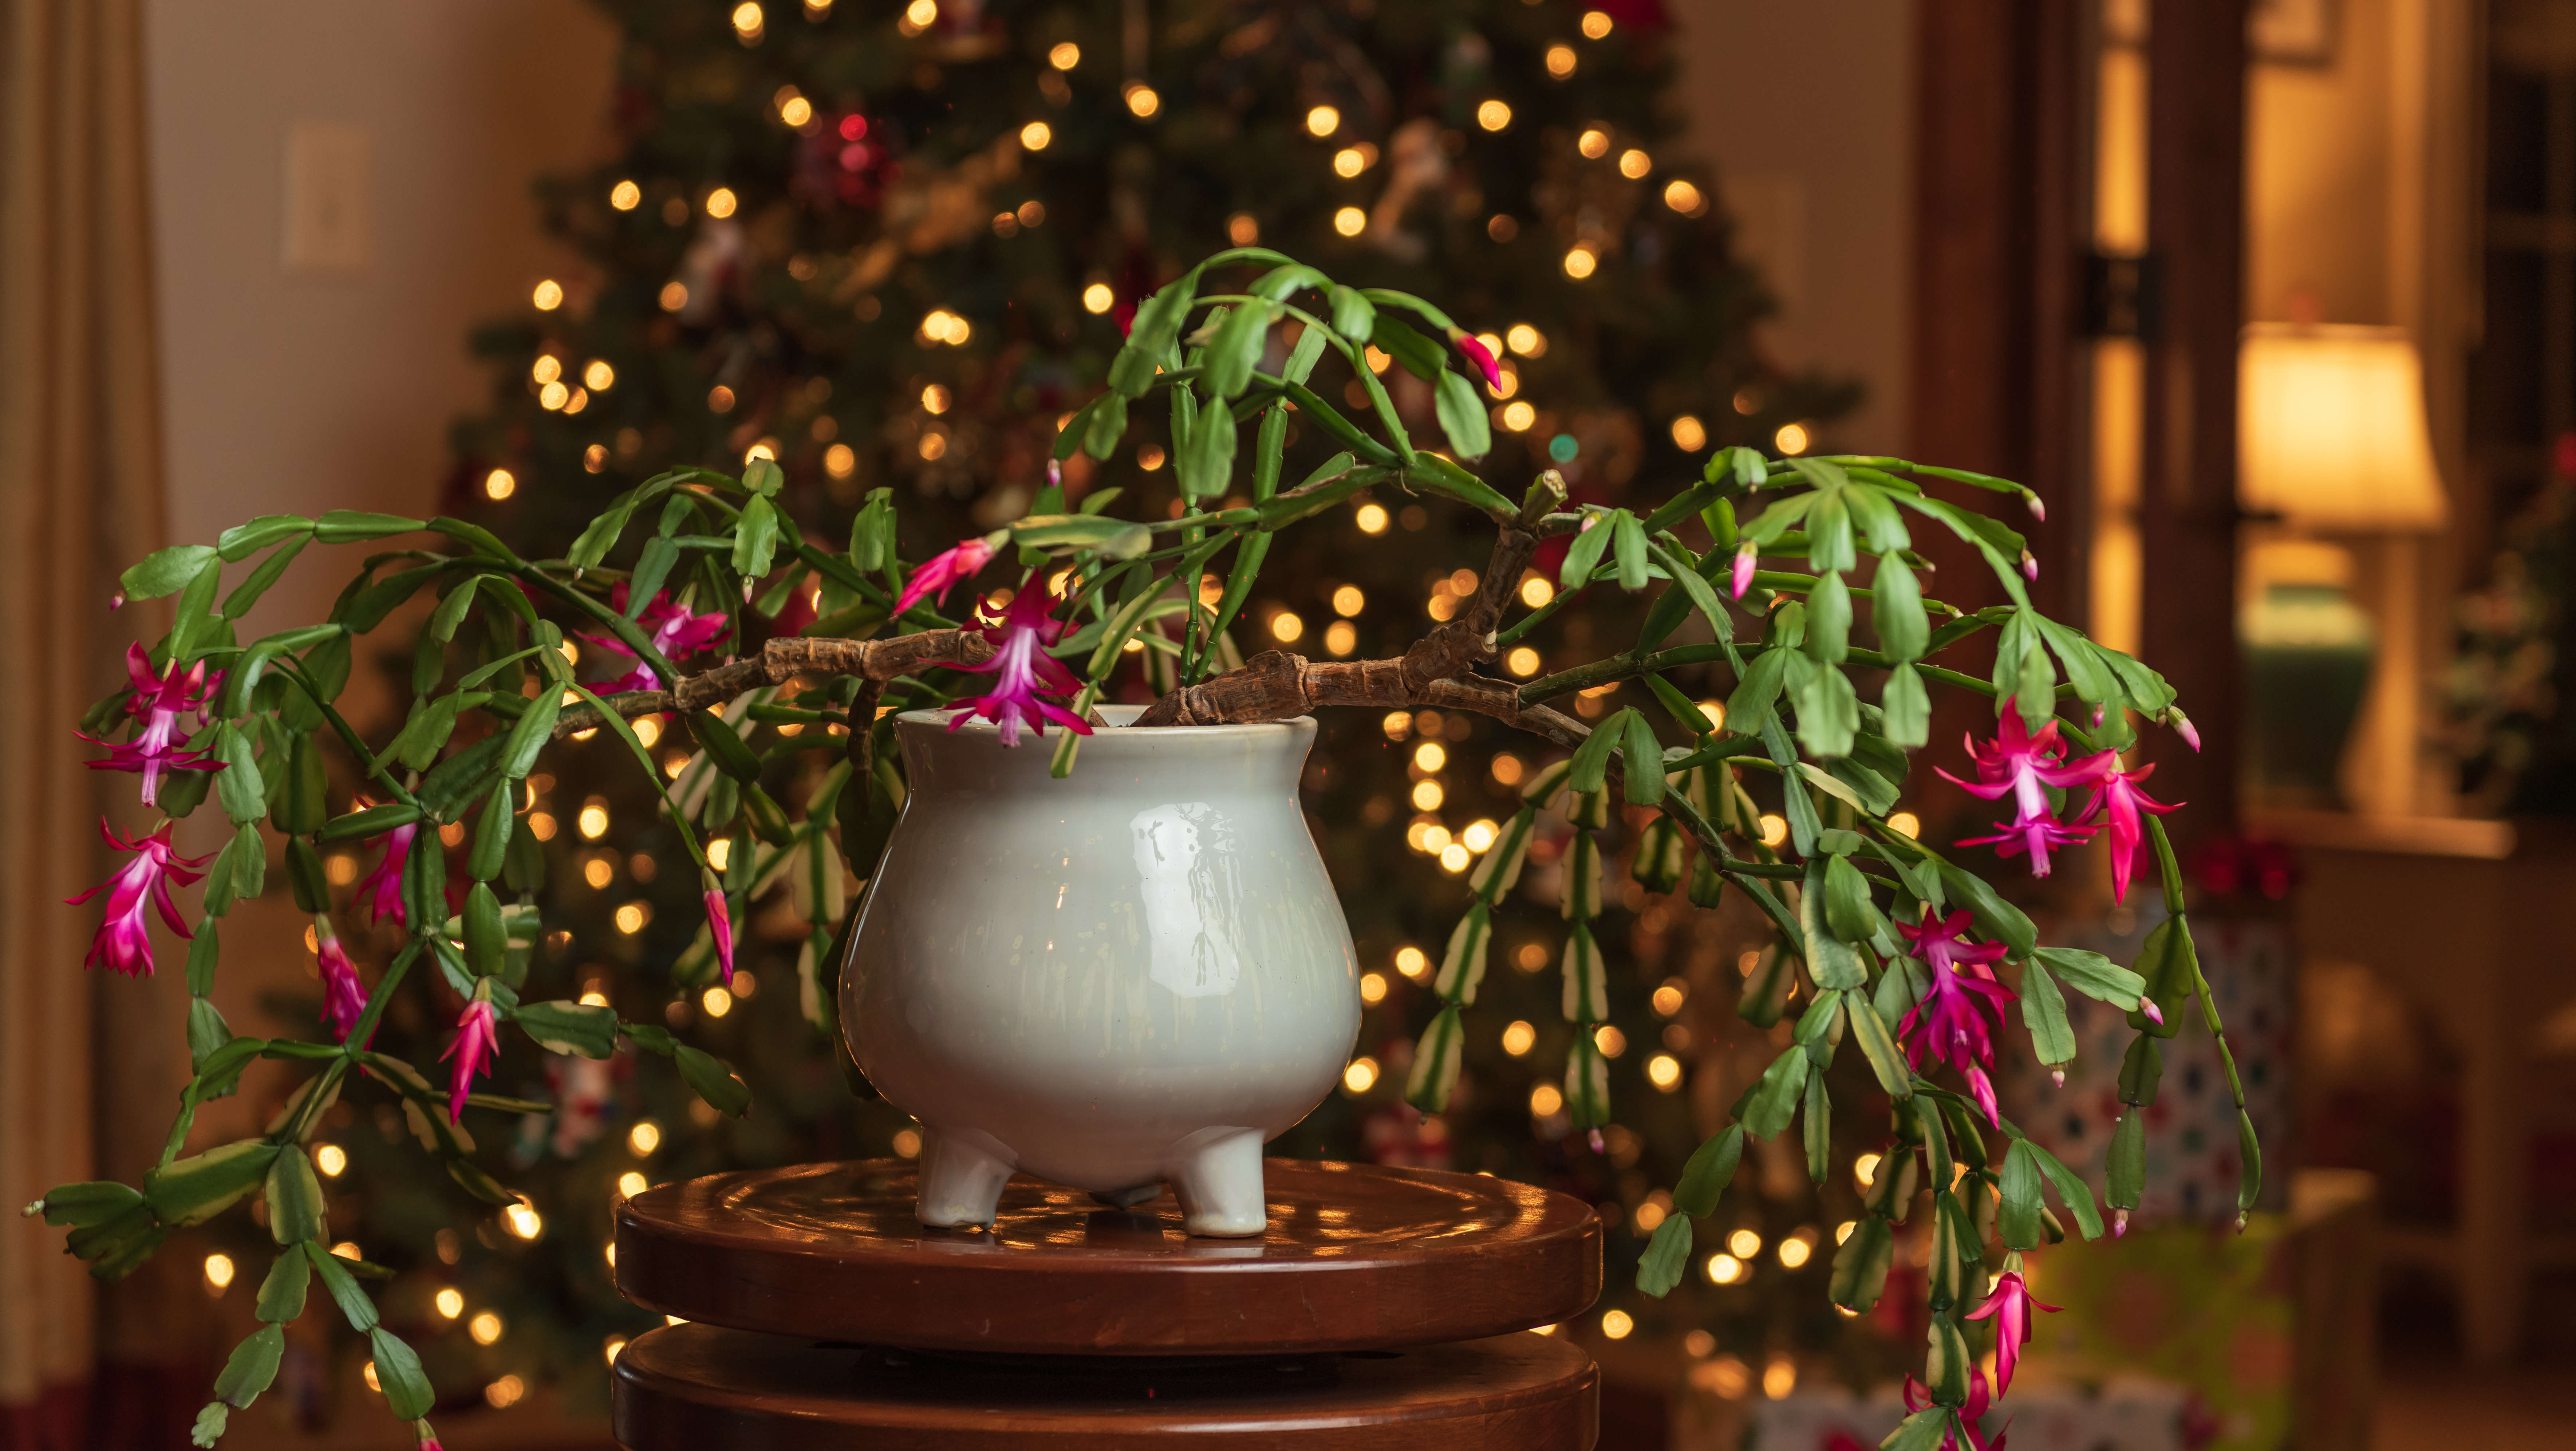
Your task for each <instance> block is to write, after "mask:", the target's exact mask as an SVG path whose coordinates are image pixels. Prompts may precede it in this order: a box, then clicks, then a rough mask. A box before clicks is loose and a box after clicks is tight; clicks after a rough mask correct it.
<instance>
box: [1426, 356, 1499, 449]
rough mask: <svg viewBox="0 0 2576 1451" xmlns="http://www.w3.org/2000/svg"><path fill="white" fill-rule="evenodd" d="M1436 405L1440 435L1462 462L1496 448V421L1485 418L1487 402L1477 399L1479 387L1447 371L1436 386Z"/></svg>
mask: <svg viewBox="0 0 2576 1451" xmlns="http://www.w3.org/2000/svg"><path fill="white" fill-rule="evenodd" d="M1432 389H1433V392H1432V404H1433V407H1434V409H1435V411H1436V412H1437V413H1438V415H1439V418H1440V432H1441V433H1442V434H1443V435H1444V436H1446V437H1447V438H1448V440H1449V447H1450V448H1451V449H1452V450H1454V451H1455V452H1456V453H1457V455H1458V457H1460V458H1462V459H1471V460H1472V459H1480V458H1483V457H1484V456H1485V455H1486V454H1488V453H1491V452H1492V451H1493V448H1494V428H1493V421H1492V420H1491V419H1489V418H1487V417H1486V416H1485V404H1484V400H1483V399H1480V398H1478V397H1477V396H1476V385H1475V384H1473V383H1470V382H1468V381H1467V380H1466V379H1465V378H1462V377H1460V376H1458V375H1457V374H1456V373H1453V372H1450V371H1449V370H1448V369H1446V368H1443V369H1441V370H1440V377H1439V381H1438V382H1436V383H1434V384H1433V385H1432Z"/></svg>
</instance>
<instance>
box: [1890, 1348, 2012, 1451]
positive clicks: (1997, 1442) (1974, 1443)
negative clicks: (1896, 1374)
mask: <svg viewBox="0 0 2576 1451" xmlns="http://www.w3.org/2000/svg"><path fill="white" fill-rule="evenodd" d="M1931 1404H1932V1392H1931V1390H1930V1389H1929V1388H1927V1387H1926V1386H1924V1385H1923V1384H1922V1383H1921V1382H1920V1381H1917V1380H1916V1379H1915V1378H1914V1377H1913V1376H1912V1375H1910V1374H1909V1375H1908V1376H1906V1377H1905V1409H1907V1410H1908V1411H1919V1410H1922V1409H1923V1408H1924V1407H1926V1406H1929V1405H1931ZM1993 1404H1994V1401H1993V1399H1992V1398H1991V1397H1989V1396H1988V1395H1987V1394H1986V1368H1985V1367H1984V1366H1982V1365H1972V1366H1970V1367H1968V1403H1967V1404H1966V1405H1964V1406H1961V1407H1960V1408H1959V1424H1961V1425H1963V1426H1965V1427H1967V1428H1968V1445H1967V1451H2004V1434H2005V1433H2003V1432H2001V1431H1997V1432H1996V1433H1995V1437H1994V1439H1993V1440H1991V1441H1989V1440H1987V1439H1986V1433H1985V1432H1984V1431H1982V1430H1980V1429H1978V1426H1977V1423H1978V1422H1979V1421H1982V1420H1984V1419H1985V1418H1986V1409H1987V1408H1988V1407H1989V1406H1991V1405H1993ZM1941 1451H1960V1447H1959V1438H1958V1436H1957V1435H1955V1434H1953V1433H1951V1432H1948V1431H1944V1432H1942V1433H1941Z"/></svg>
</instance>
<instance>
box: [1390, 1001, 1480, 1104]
mask: <svg viewBox="0 0 2576 1451" xmlns="http://www.w3.org/2000/svg"><path fill="white" fill-rule="evenodd" d="M1466 1036H1467V1029H1466V1025H1465V1024H1464V1023H1462V1022H1461V1021H1460V1020H1459V1016H1458V1007H1457V1005H1456V1004H1455V1003H1452V1004H1449V1005H1447V1006H1445V1007H1443V1008H1441V1010H1440V1012H1439V1014H1438V1015H1437V1016H1435V1017H1434V1018H1432V1020H1431V1026H1429V1027H1427V1028H1425V1029H1423V1030H1422V1041H1421V1042H1420V1043H1419V1044H1417V1045H1415V1047H1414V1050H1413V1072H1412V1073H1411V1075H1410V1076H1409V1077H1407V1079H1406V1080H1405V1085H1404V1101H1405V1102H1407V1103H1409V1104H1411V1105H1413V1106H1414V1107H1415V1108H1418V1109H1420V1110H1422V1111H1423V1112H1424V1113H1442V1112H1446V1111H1447V1109H1448V1107H1449V1093H1450V1090H1452V1089H1454V1088H1456V1087H1457V1085H1458V1055H1459V1051H1460V1049H1461V1047H1462V1046H1463V1045H1464V1043H1465V1041H1466Z"/></svg>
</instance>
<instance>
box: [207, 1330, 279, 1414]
mask: <svg viewBox="0 0 2576 1451" xmlns="http://www.w3.org/2000/svg"><path fill="white" fill-rule="evenodd" d="M285 1354H286V1330H285V1327H283V1326H278V1325H262V1326H261V1327H259V1328H258V1329H257V1330H254V1331H252V1332H251V1333H250V1334H249V1335H248V1336H247V1337H245V1338H244V1339H243V1340H242V1343H241V1344H239V1345H236V1346H234V1347H233V1353H232V1356H231V1358H230V1359H227V1360H226V1361H225V1362H224V1369H223V1373H222V1374H221V1375H218V1376H216V1377H215V1398H216V1399H217V1400H220V1401H222V1402H223V1403H224V1404H225V1405H228V1406H231V1407H232V1408H233V1409H235V1410H241V1409H244V1408H246V1407H248V1406H249V1405H250V1403H251V1402H253V1401H255V1400H258V1399H259V1395H260V1392H262V1391H264V1390H267V1389H268V1387H269V1385H270V1383H271V1382H273V1381H275V1380H276V1379H277V1364H278V1361H279V1360H280V1359H282V1358H283V1357H284V1356H285Z"/></svg>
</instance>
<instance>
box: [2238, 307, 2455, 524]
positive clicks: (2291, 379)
mask: <svg viewBox="0 0 2576 1451" xmlns="http://www.w3.org/2000/svg"><path fill="white" fill-rule="evenodd" d="M2237 388H2238V393H2237V422H2236V427H2237V445H2236V446H2237V468H2238V482H2237V490H2238V497H2239V498H2240V499H2241V500H2242V502H2243V503H2244V505H2245V507H2246V508H2248V509H2252V510H2256V511H2259V512H2265V513H2274V514H2279V515H2280V516H2282V517H2283V518H2284V519H2286V520H2288V521H2289V522H2290V523H2292V524H2295V525H2299V526H2302V527H2305V528H2309V529H2318V530H2326V531H2337V530H2352V531H2388V532H2398V531H2415V530H2424V529H2436V528H2439V527H2441V524H2442V520H2443V516H2444V513H2445V500H2444V498H2443V494H2442V475H2441V470H2440V468H2439V467H2438V466H2437V465H2436V464H2435V463H2434V461H2433V440H2432V435H2431V433H2430V432H2429V431H2428V430H2427V428H2426V426H2425V422H2424V365H2423V363H2422V361H2421V360H2420V359H2419V358H2418V357H2417V356H2416V353H2415V344H2414V343H2413V341H2411V340H2410V339H2409V338H2408V337H2407V335H2406V333H2405V331H2404V330H2403V329H2399V328H2376V327H2292V326H2285V325H2279V324H2268V323H2257V324H2255V325H2253V326H2251V327H2248V328H2247V329H2246V330H2245V336H2244V346H2243V351H2242V353H2241V355H2240V358H2239V361H2238V373H2237Z"/></svg>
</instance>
